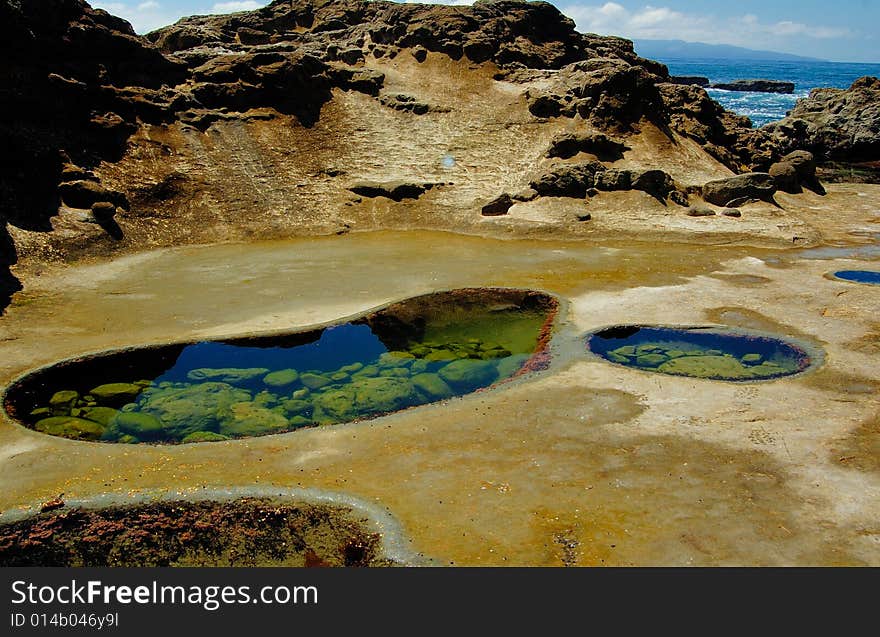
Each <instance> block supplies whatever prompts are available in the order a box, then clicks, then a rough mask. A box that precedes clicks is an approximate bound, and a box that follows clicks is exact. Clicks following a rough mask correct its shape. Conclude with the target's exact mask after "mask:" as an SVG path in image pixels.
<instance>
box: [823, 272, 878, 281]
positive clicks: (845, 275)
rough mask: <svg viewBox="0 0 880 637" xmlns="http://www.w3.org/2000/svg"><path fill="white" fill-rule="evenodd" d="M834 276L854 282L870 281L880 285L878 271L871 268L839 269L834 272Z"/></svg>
mask: <svg viewBox="0 0 880 637" xmlns="http://www.w3.org/2000/svg"><path fill="white" fill-rule="evenodd" d="M834 276H835V278H838V279H843V280H844V281H852V282H854V283H870V284H871V285H880V272H874V271H873V270H839V271H838V272H835V273H834Z"/></svg>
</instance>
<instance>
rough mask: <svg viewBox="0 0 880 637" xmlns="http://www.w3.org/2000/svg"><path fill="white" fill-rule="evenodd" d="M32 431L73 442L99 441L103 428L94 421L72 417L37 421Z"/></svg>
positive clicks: (55, 417) (57, 417) (56, 417)
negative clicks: (69, 439)
mask: <svg viewBox="0 0 880 637" xmlns="http://www.w3.org/2000/svg"><path fill="white" fill-rule="evenodd" d="M34 429H36V430H37V431H40V432H42V433H44V434H49V435H51V436H62V437H64V438H72V439H74V440H99V439H100V438H101V436H102V435H103V434H104V427H103V426H102V425H100V424H98V423H96V422H94V421H91V420H86V419H84V418H76V417H73V416H52V417H50V418H43V419H42V420H38V421H37V423H36V424H35V425H34Z"/></svg>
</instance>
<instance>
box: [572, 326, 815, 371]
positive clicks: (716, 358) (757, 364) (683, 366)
mask: <svg viewBox="0 0 880 637" xmlns="http://www.w3.org/2000/svg"><path fill="white" fill-rule="evenodd" d="M587 347H588V348H589V349H590V351H592V352H593V353H595V354H597V355H599V356H601V357H602V358H604V359H606V360H608V361H611V362H612V363H617V364H619V365H624V366H626V367H633V368H636V369H641V370H645V371H650V372H657V373H661V374H669V375H672V376H689V377H692V378H706V379H711V380H726V381H754V380H770V379H773V378H780V377H782V376H790V375H791V374H797V373H799V372H802V371H804V370H805V369H807V368H808V367H809V366H810V364H811V362H812V361H811V359H810V356H809V355H808V354H807V352H806V351H804V350H803V349H802V348H801V347H799V346H798V345H795V344H794V343H790V342H787V341H784V340H781V339H778V338H772V337H769V336H758V335H750V334H739V333H734V332H725V331H721V330H719V329H717V328H699V327H698V328H673V327H645V326H636V325H630V326H617V327H611V328H606V329H603V330H600V331H598V332H594V333H593V334H591V335H590V336H589V337H588V338H587Z"/></svg>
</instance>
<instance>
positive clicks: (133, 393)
mask: <svg viewBox="0 0 880 637" xmlns="http://www.w3.org/2000/svg"><path fill="white" fill-rule="evenodd" d="M143 390H144V388H143V387H141V386H140V385H135V384H134V383H107V384H104V385H98V386H97V387H93V388H92V389H91V390H90V391H89V394H90V395H91V396H94V397H95V400H97V401H98V402H99V403H101V405H105V406H106V405H109V406H121V405H124V404H126V403H129V402H131V401H132V400H134V399H135V398H137V397H138V395H139V394H140V393H141V392H142V391H143Z"/></svg>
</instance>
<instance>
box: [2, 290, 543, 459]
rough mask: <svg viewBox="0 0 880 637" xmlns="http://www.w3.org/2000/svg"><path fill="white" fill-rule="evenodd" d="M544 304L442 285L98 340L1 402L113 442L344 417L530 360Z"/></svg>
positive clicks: (452, 391)
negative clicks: (217, 328) (285, 322)
mask: <svg viewBox="0 0 880 637" xmlns="http://www.w3.org/2000/svg"><path fill="white" fill-rule="evenodd" d="M555 307H556V302H555V300H554V299H553V298H552V297H549V296H547V295H544V294H540V293H537V292H531V291H525V290H509V289H465V290H454V291H451V292H439V293H435V294H429V295H425V296H421V297H415V298H413V299H409V300H407V301H403V302H400V303H395V304H393V305H390V306H388V307H386V308H383V309H381V310H378V311H376V312H372V313H370V314H368V315H366V316H363V317H360V318H357V319H355V320H352V321H350V322H347V323H343V324H340V325H336V326H332V327H328V328H325V329H321V330H313V331H310V332H301V333H294V334H287V335H283V336H270V337H253V338H241V339H236V340H231V341H229V340H227V341H222V342H221V341H212V342H200V343H184V344H176V345H166V346H159V347H144V348H137V349H131V350H124V351H119V352H111V353H107V354H103V355H98V356H93V357H89V358H83V359H79V360H74V361H66V362H64V363H60V364H58V365H55V366H53V367H49V368H46V369H43V370H40V371H38V372H35V373H34V374H31V375H29V376H26V377H25V378H23V379H21V380H20V381H19V382H17V383H16V384H15V385H14V386H13V387H12V388H10V390H9V391H8V393H7V396H6V408H7V411H8V412H9V413H10V414H11V415H13V416H15V417H17V418H19V419H20V420H22V421H24V422H25V423H26V424H27V425H28V426H29V427H31V428H33V429H35V430H37V431H40V432H42V433H46V434H50V435H55V436H62V437H66V438H74V439H79V440H92V441H96V440H100V441H106V442H120V443H138V442H149V443H193V442H213V441H221V440H227V439H230V438H245V437H251V436H261V435H266V434H273V433H282V432H286V431H291V430H294V429H298V428H301V427H307V426H313V425H329V424H335V423H342V422H348V421H352V420H358V419H362V418H369V417H374V416H378V415H382V414H387V413H391V412H395V411H399V410H401V409H406V408H408V407H413V406H417V405H422V404H426V403H431V402H435V401H439V400H443V399H446V398H451V397H453V396H461V395H464V394H467V393H470V392H473V391H476V390H479V389H482V388H485V387H488V386H490V385H492V384H494V383H496V382H498V381H499V380H503V379H506V378H509V377H511V376H513V375H514V374H516V373H517V372H520V371H521V370H523V369H525V368H531V367H534V366H535V361H537V360H538V359H539V358H540V356H536V354H537V352H538V350H539V349H541V348H542V347H544V345H546V337H547V332H548V330H549V325H550V323H551V322H552V318H553V315H554V313H555ZM529 361H531V363H530V364H529V365H528V366H527V363H528V362H529Z"/></svg>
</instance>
